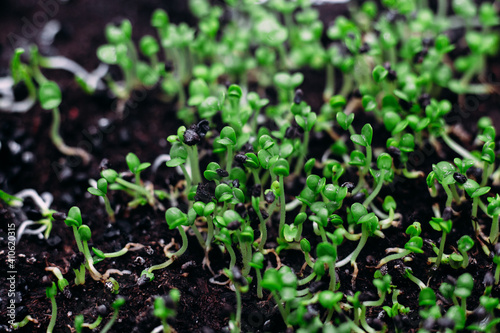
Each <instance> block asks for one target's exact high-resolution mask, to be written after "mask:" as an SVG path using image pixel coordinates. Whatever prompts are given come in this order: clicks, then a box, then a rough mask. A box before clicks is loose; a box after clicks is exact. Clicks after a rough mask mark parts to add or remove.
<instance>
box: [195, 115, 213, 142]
mask: <svg viewBox="0 0 500 333" xmlns="http://www.w3.org/2000/svg"><path fill="white" fill-rule="evenodd" d="M209 129H210V126H209V123H208V120H206V119H203V120H201V121H200V122H199V123H198V124H197V125H196V132H197V133H198V135H199V136H200V137H202V138H204V137H205V135H206V134H207V132H208V130H209Z"/></svg>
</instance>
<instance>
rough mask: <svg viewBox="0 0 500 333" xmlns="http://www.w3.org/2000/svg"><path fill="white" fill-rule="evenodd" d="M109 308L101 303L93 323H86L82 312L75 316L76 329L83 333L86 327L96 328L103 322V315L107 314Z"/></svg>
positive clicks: (78, 332)
mask: <svg viewBox="0 0 500 333" xmlns="http://www.w3.org/2000/svg"><path fill="white" fill-rule="evenodd" d="M106 312H107V309H106V306H105V305H100V306H98V307H97V314H98V315H97V319H96V320H95V321H94V322H93V323H85V320H84V317H83V315H82V314H79V315H77V316H75V330H76V332H77V333H82V330H83V328H84V327H87V328H88V329H91V330H93V329H95V328H96V327H97V326H99V325H100V324H101V322H102V319H103V317H104V316H105V315H106Z"/></svg>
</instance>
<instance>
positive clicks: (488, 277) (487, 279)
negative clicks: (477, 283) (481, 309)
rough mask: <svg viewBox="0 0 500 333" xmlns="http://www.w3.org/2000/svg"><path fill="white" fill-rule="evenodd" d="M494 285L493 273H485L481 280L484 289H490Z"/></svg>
mask: <svg viewBox="0 0 500 333" xmlns="http://www.w3.org/2000/svg"><path fill="white" fill-rule="evenodd" d="M494 283H495V277H494V276H493V273H491V272H486V274H485V275H484V278H483V284H484V286H485V287H491V286H493V284H494Z"/></svg>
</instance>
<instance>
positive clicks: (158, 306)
mask: <svg viewBox="0 0 500 333" xmlns="http://www.w3.org/2000/svg"><path fill="white" fill-rule="evenodd" d="M180 297H181V294H180V292H179V290H177V289H171V290H170V292H169V294H168V296H165V297H161V296H159V297H156V298H155V302H154V310H153V314H154V315H155V317H157V318H159V319H160V320H161V325H162V327H163V333H170V332H171V328H170V325H169V324H168V323H167V321H168V320H169V319H172V318H175V316H176V315H177V309H176V307H177V303H178V302H179V299H180Z"/></svg>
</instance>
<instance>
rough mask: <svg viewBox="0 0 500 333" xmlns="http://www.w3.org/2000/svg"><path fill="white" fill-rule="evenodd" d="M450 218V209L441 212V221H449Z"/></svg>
mask: <svg viewBox="0 0 500 333" xmlns="http://www.w3.org/2000/svg"><path fill="white" fill-rule="evenodd" d="M452 216H453V211H452V209H451V207H446V208H445V209H444V211H443V220H444V221H449V220H451V218H452Z"/></svg>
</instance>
